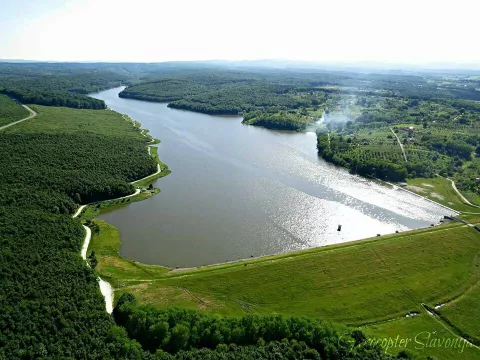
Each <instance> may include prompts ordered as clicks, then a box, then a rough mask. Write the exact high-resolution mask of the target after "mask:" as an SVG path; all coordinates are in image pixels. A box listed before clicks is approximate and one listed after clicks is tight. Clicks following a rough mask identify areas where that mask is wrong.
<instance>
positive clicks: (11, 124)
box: [0, 104, 37, 131]
mask: <svg viewBox="0 0 480 360" xmlns="http://www.w3.org/2000/svg"><path fill="white" fill-rule="evenodd" d="M22 106H23V107H24V108H25V109H27V110H28V111H29V112H30V115H29V116H27V117H26V118H24V119H21V120H17V121H14V122H12V123H10V124H7V125H3V126H0V131H2V130H5V129H7V128H9V127H10V126H13V125H17V124H20V123H21V122H24V121H26V120H29V119H32V118H34V117H35V116H37V113H36V112H35V111H33V110H32V109H30V108H29V107H28V106H27V105H23V104H22Z"/></svg>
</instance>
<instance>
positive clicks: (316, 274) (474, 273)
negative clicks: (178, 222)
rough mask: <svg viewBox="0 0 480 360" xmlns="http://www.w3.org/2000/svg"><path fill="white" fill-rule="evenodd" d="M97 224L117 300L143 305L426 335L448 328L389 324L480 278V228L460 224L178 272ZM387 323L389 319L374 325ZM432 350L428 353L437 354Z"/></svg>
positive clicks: (97, 244) (104, 271) (104, 269)
mask: <svg viewBox="0 0 480 360" xmlns="http://www.w3.org/2000/svg"><path fill="white" fill-rule="evenodd" d="M95 222H96V223H97V224H99V226H100V232H99V234H96V235H94V237H93V239H92V242H91V245H90V248H89V251H91V250H94V251H95V252H96V254H97V256H98V258H99V261H100V263H99V267H98V271H99V272H100V274H101V276H102V277H104V278H105V279H108V281H110V282H111V284H112V285H113V286H114V288H115V289H116V297H117V298H118V296H119V295H120V294H121V293H122V292H124V291H128V292H132V293H133V294H135V296H136V297H137V298H138V300H139V301H140V302H142V303H148V304H152V305H154V306H158V307H165V306H177V307H184V308H193V309H202V310H204V311H208V312H212V313H219V314H223V315H232V316H238V315H241V314H244V313H258V314H283V315H296V316H313V317H320V318H323V319H327V320H330V321H333V322H337V323H342V324H346V325H350V326H360V327H365V326H366V329H367V330H368V331H369V332H371V333H372V334H375V336H390V335H391V334H393V333H395V332H397V333H398V334H400V335H401V334H404V333H408V334H416V333H418V332H421V331H423V329H424V328H427V329H430V330H431V331H432V332H433V331H437V328H438V327H439V326H440V327H442V326H443V325H442V324H441V323H440V322H437V321H434V322H433V323H432V322H428V321H419V320H415V321H411V322H405V323H398V322H397V321H388V320H393V319H400V318H404V317H405V315H406V314H407V313H409V312H418V313H424V310H423V308H422V305H421V304H422V303H427V304H429V305H430V306H432V307H433V306H435V305H436V304H438V303H443V302H447V301H448V300H450V299H454V298H457V297H459V296H461V295H462V294H464V293H465V292H467V293H468V290H469V289H471V288H472V287H473V286H475V284H477V283H478V281H479V280H480V269H479V268H478V255H479V254H480V237H479V233H478V232H476V231H475V230H474V229H472V228H470V227H467V226H462V225H460V224H454V223H450V224H446V225H444V226H441V227H436V228H431V229H427V230H418V231H412V232H408V233H403V234H395V235H390V236H385V237H381V238H375V239H367V240H363V241H357V242H353V243H348V244H342V245H335V246H328V247H323V248H316V249H310V250H306V251H300V252H294V253H287V254H281V255H276V256H269V257H265V258H259V259H249V260H245V261H240V262H236V263H226V264H222V265H217V266H206V267H200V268H196V269H183V270H181V269H178V270H171V269H167V268H164V267H160V266H149V265H143V264H140V263H137V262H134V261H130V260H126V259H123V258H122V257H120V256H119V254H118V249H119V247H120V240H119V234H118V231H117V230H116V229H115V228H114V227H112V226H111V225H109V224H107V223H105V222H102V221H99V220H95ZM452 244H455V245H454V246H452ZM418 318H419V319H428V318H426V317H423V316H419V317H418ZM415 319H417V318H415ZM386 321H388V322H386ZM378 322H380V323H382V322H384V323H383V324H378V325H375V326H374V325H372V324H374V323H378ZM389 324H392V325H393V324H394V325H395V327H390V325H389ZM398 324H400V325H398ZM433 325H434V326H433ZM466 326H468V324H466ZM397 328H398V329H397ZM411 336H413V335H411ZM452 336H454V337H455V336H456V335H454V334H452ZM413 350H418V349H413ZM424 350H425V351H424V352H421V353H422V354H423V355H425V354H437V352H429V350H428V349H424ZM472 351H476V350H472ZM452 354H454V353H453V352H452ZM477 354H480V353H477ZM436 356H437V355H436ZM440 358H442V357H440ZM451 358H455V357H451ZM457 358H459V359H462V357H457ZM472 359H473V357H472Z"/></svg>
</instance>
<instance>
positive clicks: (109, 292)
mask: <svg viewBox="0 0 480 360" xmlns="http://www.w3.org/2000/svg"><path fill="white" fill-rule="evenodd" d="M35 115H36V114H35ZM35 115H33V114H32V116H31V117H33V116H35ZM25 120H27V119H23V120H21V121H25ZM17 123H18V122H17ZM10 125H11V124H10ZM0 130H1V129H0ZM147 149H148V154H149V155H151V151H150V146H147ZM161 172H162V169H161V167H160V164H157V171H156V172H155V173H153V174H150V175H148V176H145V177H144V178H141V179H138V180H135V181H132V182H131V183H130V184H132V185H133V184H135V183H136V182H138V181H141V180H144V179H147V178H149V177H150V176H154V175H157V174H159V173H161ZM138 194H140V189H138V188H137V189H135V192H134V193H133V194H130V195H127V196H122V197H118V198H114V199H108V200H106V201H110V200H121V199H127V198H129V197H132V196H135V195H138ZM99 202H100V201H96V202H93V203H88V204H84V205H80V207H79V208H78V209H77V211H76V212H75V214H73V216H72V218H74V219H75V218H76V217H78V216H79V215H80V214H81V213H82V211H83V209H85V208H86V207H87V206H88V205H91V204H96V203H99ZM82 226H83V228H84V229H85V239H84V240H83V245H82V250H81V252H80V254H81V256H82V259H83V260H85V261H86V262H87V266H90V265H89V264H88V261H87V252H88V245H90V240H91V238H92V231H91V230H90V228H89V227H88V226H85V225H82ZM97 280H98V284H99V286H100V292H101V293H102V295H103V297H104V298H105V309H106V310H107V312H108V313H109V314H111V313H112V311H113V300H114V293H113V291H114V290H113V288H112V285H110V283H109V282H107V281H105V280H103V279H102V278H101V277H98V278H97Z"/></svg>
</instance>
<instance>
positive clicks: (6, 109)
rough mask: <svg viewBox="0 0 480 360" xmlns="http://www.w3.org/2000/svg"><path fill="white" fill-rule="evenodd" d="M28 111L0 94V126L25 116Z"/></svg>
mask: <svg viewBox="0 0 480 360" xmlns="http://www.w3.org/2000/svg"><path fill="white" fill-rule="evenodd" d="M28 115H29V112H28V111H27V110H26V109H25V108H23V107H22V106H21V105H19V104H17V103H16V102H15V101H13V100H12V99H10V98H9V97H8V96H6V95H2V94H0V126H2V125H7V124H10V123H11V122H14V121H17V120H21V119H23V118H26V117H27V116H28Z"/></svg>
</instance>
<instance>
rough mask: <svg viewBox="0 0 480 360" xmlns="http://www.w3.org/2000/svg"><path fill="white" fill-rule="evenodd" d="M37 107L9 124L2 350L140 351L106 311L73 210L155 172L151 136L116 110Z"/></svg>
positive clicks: (18, 353) (1, 196) (106, 354)
mask: <svg viewBox="0 0 480 360" xmlns="http://www.w3.org/2000/svg"><path fill="white" fill-rule="evenodd" d="M35 110H36V111H37V112H38V116H37V117H36V118H35V119H32V120H28V121H26V122H24V123H21V124H18V125H16V126H14V127H11V128H9V129H7V130H5V131H2V132H0V141H1V143H2V146H1V147H0V163H1V165H0V167H1V169H2V171H1V172H0V274H1V276H0V294H1V295H0V359H34V358H44V359H46V358H49V359H52V358H65V359H66V358H74V359H86V358H89V359H119V358H123V357H127V358H140V356H142V354H143V352H142V350H141V348H140V346H139V345H138V344H136V343H135V342H130V340H128V338H127V337H126V335H125V334H124V333H122V332H121V331H120V332H119V331H116V330H115V329H116V328H115V327H114V323H113V321H112V319H111V318H110V317H109V315H108V314H107V313H106V312H105V305H104V300H103V297H102V296H101V294H100V292H99V289H98V283H97V280H96V276H95V275H94V273H93V271H92V270H91V269H89V268H87V267H86V266H85V263H84V262H83V261H82V260H81V258H80V255H79V252H80V248H81V246H82V242H83V238H84V236H85V235H84V230H83V228H82V227H81V226H80V222H79V221H78V220H74V219H72V218H71V214H72V213H73V212H74V210H75V209H76V208H77V207H78V203H79V202H82V203H83V202H85V201H90V200H98V199H102V198H107V197H110V196H116V195H120V194H127V193H130V192H131V191H132V190H133V189H132V188H131V185H129V184H128V183H127V181H130V180H132V179H135V178H137V177H142V176H145V175H147V174H149V173H150V172H152V171H154V170H155V162H154V161H153V160H152V158H151V157H149V156H148V154H147V151H146V149H145V141H146V140H145V138H144V137H143V136H141V135H140V133H139V131H138V130H136V129H135V128H134V127H133V125H132V124H131V123H128V122H127V121H125V120H123V119H122V117H121V116H120V115H119V114H116V113H113V112H110V111H106V110H105V111H93V110H72V109H66V108H47V107H40V106H37V107H35Z"/></svg>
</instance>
